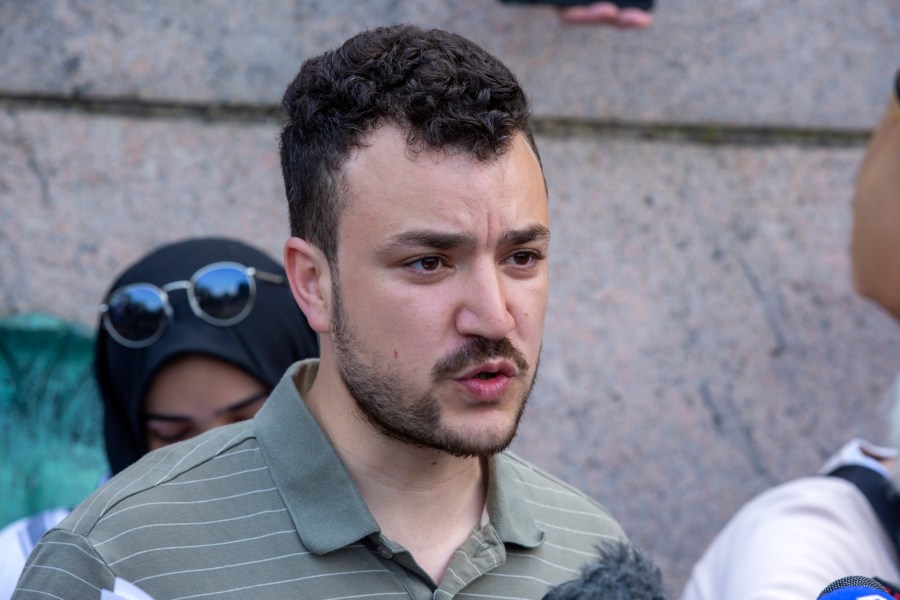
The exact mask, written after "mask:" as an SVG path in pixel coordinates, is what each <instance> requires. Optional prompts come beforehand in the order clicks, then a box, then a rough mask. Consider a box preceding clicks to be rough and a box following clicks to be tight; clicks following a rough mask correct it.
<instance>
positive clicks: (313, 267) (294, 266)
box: [284, 237, 331, 333]
mask: <svg viewBox="0 0 900 600" xmlns="http://www.w3.org/2000/svg"><path fill="white" fill-rule="evenodd" d="M284 270H285V271H286V272H287V277H288V281H289V282H290V285H291V293H292V294H293V295H294V300H295V301H296V302H297V304H298V305H299V306H300V310H302V311H303V314H304V315H306V320H307V321H309V326H310V327H312V328H313V331H315V332H317V333H328V332H329V331H330V330H331V267H330V265H329V264H328V259H327V258H325V253H323V252H322V251H321V250H319V249H318V248H317V247H315V246H313V245H312V244H310V243H309V242H307V241H306V240H304V239H301V238H298V237H292V238H290V239H289V240H288V241H287V242H285V244H284Z"/></svg>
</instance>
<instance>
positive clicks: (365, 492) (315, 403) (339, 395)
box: [303, 367, 487, 582]
mask: <svg viewBox="0 0 900 600" xmlns="http://www.w3.org/2000/svg"><path fill="white" fill-rule="evenodd" d="M329 373H334V371H331V370H329V369H322V368H321V367H320V369H319V372H318V374H317V376H316V380H315V382H314V383H313V385H312V387H311V389H310V390H308V391H307V392H306V393H305V394H304V395H303V397H304V399H305V400H306V403H307V405H308V406H309V409H310V411H311V412H312V414H313V416H314V417H315V418H316V420H317V421H318V423H319V425H320V427H322V429H323V430H324V431H325V433H326V434H327V435H328V437H329V439H330V440H331V443H332V445H333V446H334V448H335V451H336V452H337V454H338V456H340V458H341V460H342V461H343V462H344V464H345V465H346V466H347V469H348V471H349V472H350V476H351V477H352V478H353V481H354V483H355V484H356V486H357V487H358V488H359V491H360V493H361V494H362V497H363V499H364V500H365V502H366V505H367V506H368V507H369V510H370V511H371V512H372V515H373V516H374V517H375V520H376V521H377V522H378V524H379V526H380V527H381V531H382V533H383V534H384V535H385V536H386V537H387V538H389V539H390V540H391V541H393V542H396V543H398V544H400V545H402V546H403V547H404V548H406V549H407V550H409V551H410V552H411V553H412V555H413V557H414V558H415V559H416V562H417V563H418V564H419V566H421V567H422V569H424V570H425V571H426V572H427V573H428V574H429V575H430V576H431V577H432V579H433V580H434V581H436V582H438V581H440V579H441V577H442V576H443V574H444V571H445V570H446V568H447V566H448V565H449V563H450V558H451V557H452V556H453V553H454V551H456V549H457V548H459V546H460V545H462V543H463V542H465V541H466V539H468V537H469V536H470V535H471V533H472V531H473V530H474V529H476V528H478V527H479V525H480V524H481V518H482V514H483V512H484V505H485V497H486V494H487V465H486V464H485V463H484V461H482V460H481V459H478V458H459V457H455V456H452V455H450V454H447V453H445V452H440V451H438V450H432V449H427V448H420V447H417V446H412V445H410V444H406V443H403V442H399V441H397V440H394V439H390V438H388V437H387V436H385V435H384V434H382V433H381V432H379V431H378V430H376V429H375V428H374V427H373V426H372V425H371V424H370V423H369V422H368V421H367V420H366V419H365V418H364V417H363V416H362V415H361V414H359V411H358V410H357V409H356V404H355V401H354V400H353V399H352V398H351V397H350V395H349V393H348V392H347V391H346V388H345V387H344V386H343V383H342V382H341V381H340V378H339V377H337V375H329Z"/></svg>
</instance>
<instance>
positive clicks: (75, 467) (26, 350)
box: [0, 314, 106, 526]
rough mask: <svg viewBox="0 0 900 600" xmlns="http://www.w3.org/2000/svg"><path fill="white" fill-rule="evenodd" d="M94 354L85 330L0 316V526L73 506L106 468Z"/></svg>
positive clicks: (50, 319) (37, 319)
mask: <svg viewBox="0 0 900 600" xmlns="http://www.w3.org/2000/svg"><path fill="white" fill-rule="evenodd" d="M93 355H94V340H93V332H91V331H89V330H88V329H87V328H86V327H83V326H79V325H73V324H70V323H66V322H65V321H62V320H60V319H57V318H55V317H50V316H46V315H35V314H32V315H15V316H12V317H5V318H0V489H2V490H4V497H3V501H2V502H0V526H2V525H5V524H7V523H9V522H11V521H13V520H15V519H18V518H20V517H24V516H27V515H30V514H33V513H35V512H38V511H41V510H45V509H48V508H56V507H59V506H72V505H75V504H77V503H78V502H80V501H81V500H83V499H84V498H85V497H86V496H87V495H88V494H90V492H91V491H93V489H94V488H95V487H96V486H97V482H98V481H99V479H100V477H101V475H102V473H103V472H104V471H105V470H106V455H105V453H104V450H103V435H102V430H103V428H102V407H101V403H100V400H99V398H98V395H97V390H96V386H95V384H94V377H93V367H92V361H93Z"/></svg>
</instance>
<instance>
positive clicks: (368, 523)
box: [253, 359, 380, 555]
mask: <svg viewBox="0 0 900 600" xmlns="http://www.w3.org/2000/svg"><path fill="white" fill-rule="evenodd" d="M318 368H319V361H318V360H317V359H310V360H305V361H301V362H299V363H295V364H294V365H293V366H291V367H290V368H289V369H288V371H287V373H285V375H284V376H283V377H282V379H281V381H280V382H279V383H278V385H277V386H276V387H275V389H274V390H272V394H271V395H270V396H269V399H268V400H267V401H266V403H265V404H264V405H263V408H262V409H260V411H259V413H257V415H256V417H255V418H254V422H253V431H254V434H255V435H256V439H257V440H258V442H259V447H260V449H261V450H262V453H263V456H264V458H265V461H266V464H267V465H268V466H269V471H270V472H271V473H272V478H273V479H274V480H275V485H276V486H277V488H278V490H279V492H280V493H281V497H282V499H283V500H284V503H285V505H286V506H287V509H288V512H289V513H290V515H291V518H292V519H293V521H294V526H295V527H296V528H297V533H298V534H299V535H300V539H301V540H302V542H303V545H304V546H306V548H307V549H308V550H309V551H310V552H312V553H314V554H319V555H321V554H326V553H328V552H331V551H333V550H337V549H338V548H343V547H344V546H347V545H350V544H353V543H355V542H358V541H359V540H361V539H363V538H365V537H366V536H369V535H372V534H375V533H379V532H380V528H379V527H378V523H377V522H376V521H375V518H374V517H373V516H372V513H371V512H370V511H369V508H368V507H367V506H366V503H365V502H364V501H363V499H362V496H361V495H360V493H359V490H358V489H357V487H356V485H355V484H354V483H353V480H352V479H351V478H350V473H349V472H348V471H347V468H346V467H345V466H344V463H343V462H342V461H341V459H340V458H339V457H338V455H337V454H336V453H335V451H334V448H333V447H332V446H331V442H330V441H329V440H328V438H327V437H326V436H325V433H324V432H323V431H322V429H321V428H320V427H319V425H318V423H316V420H315V418H313V416H312V414H310V412H309V409H308V408H307V407H306V403H304V402H303V399H302V398H301V395H300V394H301V393H302V391H306V390H308V389H309V386H310V385H311V384H312V382H313V380H314V379H315V377H316V372H317V371H318ZM298 390H300V391H298Z"/></svg>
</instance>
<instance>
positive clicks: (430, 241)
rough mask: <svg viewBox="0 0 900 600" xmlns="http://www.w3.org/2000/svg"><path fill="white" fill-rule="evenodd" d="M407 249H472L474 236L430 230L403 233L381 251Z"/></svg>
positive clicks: (393, 238)
mask: <svg viewBox="0 0 900 600" xmlns="http://www.w3.org/2000/svg"><path fill="white" fill-rule="evenodd" d="M408 247H417V248H434V249H435V250H453V249H454V248H474V247H475V236H474V235H472V234H469V233H443V232H440V231H433V230H430V229H413V230H412V231H404V232H403V233H400V234H397V235H395V236H394V237H392V238H391V240H390V241H389V242H388V243H387V244H385V246H384V248H383V250H384V251H385V252H390V251H391V250H397V249H402V248H408Z"/></svg>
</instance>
